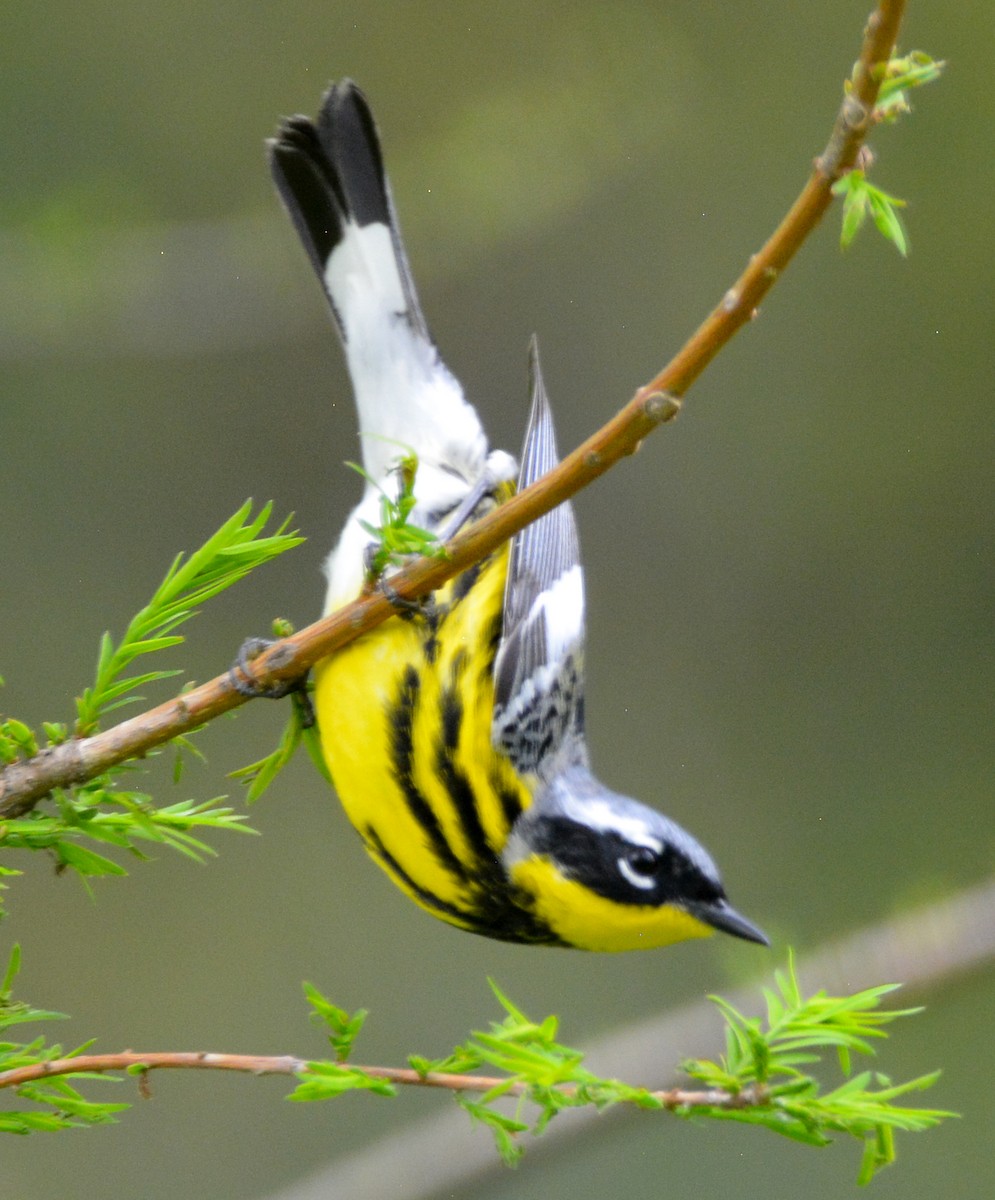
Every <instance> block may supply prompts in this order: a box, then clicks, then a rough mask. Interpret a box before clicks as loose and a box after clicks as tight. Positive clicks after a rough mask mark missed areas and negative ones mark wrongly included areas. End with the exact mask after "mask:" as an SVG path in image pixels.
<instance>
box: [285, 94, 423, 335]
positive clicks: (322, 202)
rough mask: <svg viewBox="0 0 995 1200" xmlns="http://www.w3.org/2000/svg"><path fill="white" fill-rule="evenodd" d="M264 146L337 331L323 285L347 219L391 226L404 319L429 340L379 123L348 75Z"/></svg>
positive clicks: (356, 223) (333, 303)
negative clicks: (313, 110) (313, 115)
mask: <svg viewBox="0 0 995 1200" xmlns="http://www.w3.org/2000/svg"><path fill="white" fill-rule="evenodd" d="M268 149H269V159H270V169H271V170H272V172H273V179H274V180H275V182H276V186H277V188H278V189H279V192H280V196H281V198H282V199H283V203H284V205H285V206H286V208H287V211H288V213H289V214H290V218H291V220H292V221H293V223H294V227H295V228H296V230H297V234H298V236H299V237H300V239H301V242H302V243H303V244H304V248H305V250H306V251H307V253H308V257H309V258H310V259H311V262H312V264H313V266H314V269H315V271H316V272H317V274H318V278H319V279H320V280H321V282H322V285H323V286H324V288H325V292H326V295H327V296H328V299H329V301H330V303H331V306H332V311H333V313H334V314H335V317H336V320H337V321H338V324H339V327H340V329H341V327H342V320H341V314H340V312H339V309H338V306H337V303H336V297H335V296H334V295H333V294H332V292H331V290H330V288H329V282H328V263H329V259H330V258H331V256H332V254H333V253H334V251H335V249H336V247H337V246H339V245H340V243H341V242H342V241H343V239H344V238H345V237H346V236H347V233H348V227H349V225H350V224H352V225H354V226H356V227H358V229H362V228H364V227H365V226H368V225H377V224H379V225H384V226H386V227H387V229H388V230H389V231H390V236H391V241H392V243H393V247H394V255H395V258H396V266H397V271H398V274H399V275H400V279H401V287H402V289H403V292H404V296H405V300H406V303H407V312H406V314H405V315H406V317H407V320H408V322H409V324H410V325H411V326H412V327H413V328H414V329H415V330H416V331H417V332H419V333H422V334H424V336H425V337H426V338H428V336H429V335H428V330H427V328H426V326H425V318H424V317H423V316H422V311H421V306H420V305H419V303H418V297H417V295H416V293H415V289H414V284H413V283H412V280H411V269H410V267H409V266H408V259H407V255H406V254H405V253H404V246H403V245H402V243H401V238H400V234H399V232H398V225H397V217H396V215H395V213H394V205H393V201H392V200H391V195H390V184H389V183H388V182H387V176H386V174H385V173H384V168H383V158H382V155H381V153H380V139H379V138H378V136H377V128H376V125H375V124H374V121H373V115H372V113H371V112H370V108H369V105H368V104H367V102H366V97H365V96H364V95H363V93H362V92H361V91H360V90H359V88H358V87H356V85H355V84H354V83H352V82H351V80H348V79H346V80H343V82H342V83H337V84H333V85H332V86H331V87H330V88H329V89H328V91H327V92H326V93H325V96H324V98H323V100H322V102H321V110H320V112H319V114H318V119H317V122H312V121H311V120H310V119H309V118H308V117H301V116H297V117H290V118H288V119H287V120H286V121H284V123H283V124H282V125H281V127H280V131H279V133H278V134H277V136H276V137H275V138H273V139H272V140H271V141H270V142H269V143H268Z"/></svg>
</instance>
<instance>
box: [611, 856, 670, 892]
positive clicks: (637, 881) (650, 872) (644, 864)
mask: <svg viewBox="0 0 995 1200" xmlns="http://www.w3.org/2000/svg"><path fill="white" fill-rule="evenodd" d="M618 869H619V872H620V873H621V874H622V876H623V877H624V878H625V879H626V880H628V882H629V883H630V884H632V886H633V887H637V888H643V889H644V890H645V889H647V888H651V887H653V886H654V884H655V883H656V874H657V871H658V870H659V869H660V855H659V854H657V852H656V851H655V850H651V849H650V848H649V846H633V847H632V849H631V850H629V851H627V852H626V853H625V854H623V855H622V857H621V858H620V859H619V860H618Z"/></svg>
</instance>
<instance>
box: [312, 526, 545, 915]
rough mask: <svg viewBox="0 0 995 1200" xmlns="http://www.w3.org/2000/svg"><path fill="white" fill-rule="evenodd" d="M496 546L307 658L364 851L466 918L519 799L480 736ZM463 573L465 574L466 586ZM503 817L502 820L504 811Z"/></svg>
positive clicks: (497, 571)
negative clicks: (409, 602)
mask: <svg viewBox="0 0 995 1200" xmlns="http://www.w3.org/2000/svg"><path fill="white" fill-rule="evenodd" d="M507 564H508V550H507V547H505V548H504V549H502V550H501V551H499V552H498V553H496V554H495V555H494V556H493V557H491V558H489V559H486V560H485V561H484V563H483V564H482V566H480V568H479V569H478V568H470V570H469V571H468V572H465V573H464V575H462V576H459V577H457V579H456V580H453V581H451V582H450V583H448V584H446V585H445V586H444V587H443V588H441V589H440V590H439V591H438V592H436V593H435V594H434V596H433V599H432V603H433V606H434V613H433V612H432V611H428V612H427V613H426V614H419V613H416V614H413V615H412V616H411V617H410V618H404V617H400V616H397V617H392V618H390V619H389V620H387V621H386V622H385V623H384V624H383V625H380V626H379V627H378V628H377V629H375V630H373V631H372V632H371V633H369V634H366V635H365V636H363V637H361V638H359V639H358V640H357V641H355V642H353V643H352V644H351V645H350V646H347V647H346V648H345V649H344V650H342V651H340V652H339V653H338V654H335V655H333V656H332V657H330V658H327V659H325V660H323V661H322V662H321V663H319V664H318V666H317V668H316V670H315V692H314V700H315V710H316V713H317V718H318V727H319V730H320V734H321V744H322V749H323V751H324V755H325V759H326V762H327V763H328V768H329V771H330V773H331V776H332V781H333V783H334V785H335V789H336V791H337V793H338V796H339V799H340V800H341V802H342V805H343V807H344V808H345V811H346V814H347V816H348V817H349V820H350V821H351V822H352V824H353V825H354V826H355V827H356V829H357V830H358V831H359V833H360V835H361V836H362V837H363V840H364V842H365V844H366V848H367V850H368V851H369V852H370V854H371V856H372V857H373V858H374V860H375V861H376V862H378V863H379V865H380V866H381V867H383V868H384V870H385V871H387V873H388V874H389V875H390V876H391V878H392V879H393V880H394V882H395V883H397V884H398V886H399V887H401V888H402V889H403V890H404V891H405V892H407V894H408V895H409V896H410V897H411V898H412V899H413V900H415V901H416V902H417V903H418V904H420V905H421V906H422V907H423V908H426V909H428V911H430V912H432V913H433V914H434V915H435V916H438V917H442V919H444V920H447V921H449V922H450V923H452V924H455V925H460V926H464V927H466V928H473V927H474V921H473V915H474V912H475V911H476V909H477V907H478V906H479V903H480V893H479V889H478V890H476V891H475V889H474V887H473V885H474V884H478V885H479V884H482V883H483V878H482V876H483V873H484V871H492V870H495V869H498V867H499V862H498V860H499V856H500V853H501V850H502V849H503V847H504V844H505V842H506V840H507V837H508V832H509V829H510V821H511V820H513V819H514V816H515V814H516V812H517V811H520V810H521V809H522V808H524V807H526V806H527V805H528V804H529V803H530V802H531V795H530V793H529V791H528V789H527V787H526V786H525V784H524V783H523V782H522V781H521V780H519V779H518V778H517V776H516V775H515V773H514V771H513V769H512V767H511V764H510V763H509V762H508V760H507V759H506V758H505V757H504V756H503V755H501V754H499V753H498V752H497V751H495V750H494V748H493V747H492V745H491V718H492V712H493V703H494V683H493V678H492V668H493V661H494V653H495V651H496V647H497V638H498V635H499V633H500V621H501V612H502V605H503V598H504V581H505V575H506V572H507ZM468 584H469V586H467V585H468ZM509 818H510V819H509Z"/></svg>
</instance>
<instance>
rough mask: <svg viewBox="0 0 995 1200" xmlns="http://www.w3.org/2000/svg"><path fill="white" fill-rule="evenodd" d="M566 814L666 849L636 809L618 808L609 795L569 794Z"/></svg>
mask: <svg viewBox="0 0 995 1200" xmlns="http://www.w3.org/2000/svg"><path fill="white" fill-rule="evenodd" d="M563 810H564V813H565V815H566V816H568V817H570V818H572V819H573V820H575V821H577V822H579V823H580V824H581V825H586V826H587V827H588V828H589V829H594V830H597V831H598V832H599V833H615V834H618V836H619V837H621V838H623V839H624V840H625V841H627V842H628V843H629V844H630V845H632V846H641V847H643V849H645V850H652V851H653V853H654V854H662V853H663V842H662V841H661V840H660V839H659V838H658V837H657V836H656V834H654V833H653V832H652V831H651V830H650V828H649V826H648V825H647V823H646V822H645V821H644V820H643V819H642V818H641V817H639V816H638V815H637V814H635V813H623V812H619V811H618V808H617V807H616V806H615V805H613V804H612V803H611V801H610V800H609V799H608V798H607V797H602V796H598V797H595V798H591V797H586V796H585V797H584V798H579V797H576V796H570V797H569V798H568V799H567V800H566V802H565V803H564V805H563Z"/></svg>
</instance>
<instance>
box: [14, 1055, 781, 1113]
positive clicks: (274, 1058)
mask: <svg viewBox="0 0 995 1200" xmlns="http://www.w3.org/2000/svg"><path fill="white" fill-rule="evenodd" d="M309 1066H310V1063H309V1062H308V1060H307V1059H304V1058H294V1057H293V1056H292V1055H289V1054H281V1055H265V1054H208V1053H199V1052H196V1051H194V1052H185V1051H154V1052H153V1053H150V1054H139V1053H137V1052H135V1051H133V1050H124V1051H121V1052H120V1053H118V1054H77V1055H76V1056H75V1057H72V1058H53V1059H50V1060H49V1061H48V1062H41V1063H31V1064H30V1065H29V1066H24V1067H15V1068H14V1069H13V1070H10V1071H0V1090H2V1089H3V1088H17V1087H22V1086H23V1085H24V1084H26V1083H38V1082H39V1081H41V1080H45V1079H51V1078H53V1077H54V1076H56V1075H83V1074H90V1075H94V1074H99V1075H102V1074H105V1073H106V1072H109V1071H128V1072H130V1073H132V1074H139V1075H144V1074H145V1073H146V1072H148V1071H156V1070H180V1071H239V1072H242V1073H243V1074H246V1075H294V1076H299V1075H302V1074H303V1073H304V1072H306V1071H307V1069H308V1067H309ZM342 1068H343V1070H349V1069H352V1070H356V1071H362V1073H363V1074H364V1075H368V1076H370V1077H371V1078H372V1079H382V1080H385V1081H386V1082H388V1083H393V1084H397V1085H399V1086H401V1087H429V1088H443V1089H444V1090H446V1091H449V1092H480V1093H483V1092H489V1091H490V1090H491V1089H492V1088H496V1087H499V1086H500V1087H503V1088H504V1089H505V1095H508V1096H524V1095H527V1094H528V1091H529V1085H528V1084H527V1083H523V1082H514V1083H511V1084H509V1082H508V1077H507V1076H491V1075H454V1074H447V1073H445V1072H439V1071H429V1072H427V1073H426V1074H421V1073H420V1072H418V1071H415V1070H413V1069H412V1068H411V1067H360V1066H354V1065H353V1064H352V1063H343V1064H342ZM561 1090H562V1092H563V1094H564V1095H566V1096H571V1095H574V1094H575V1093H576V1088H573V1087H564V1088H562V1089H561ZM650 1094H651V1095H652V1096H653V1097H654V1099H656V1100H659V1102H660V1103H661V1105H662V1106H663V1107H664V1108H666V1109H671V1110H672V1109H675V1108H704V1107H706V1106H707V1107H711V1108H727V1109H729V1108H753V1107H763V1106H765V1105H767V1104H769V1098H768V1096H767V1093H766V1091H765V1089H763V1088H761V1087H746V1088H743V1090H742V1091H740V1092H735V1093H734V1092H726V1091H722V1090H720V1089H718V1088H708V1089H705V1090H701V1091H690V1090H687V1089H684V1088H667V1089H666V1090H663V1091H656V1092H651V1093H650Z"/></svg>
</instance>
